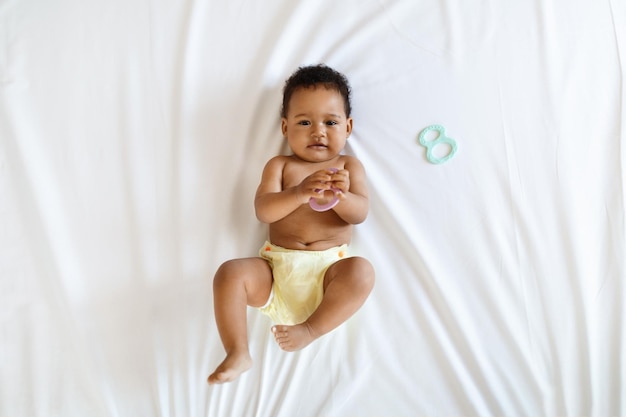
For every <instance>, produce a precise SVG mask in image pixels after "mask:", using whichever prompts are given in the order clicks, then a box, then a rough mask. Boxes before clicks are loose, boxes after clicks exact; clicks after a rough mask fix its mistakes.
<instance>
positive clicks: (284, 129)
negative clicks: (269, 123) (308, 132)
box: [280, 117, 287, 137]
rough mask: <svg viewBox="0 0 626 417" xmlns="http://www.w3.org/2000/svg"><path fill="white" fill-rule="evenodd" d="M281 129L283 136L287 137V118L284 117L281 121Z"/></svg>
mask: <svg viewBox="0 0 626 417" xmlns="http://www.w3.org/2000/svg"><path fill="white" fill-rule="evenodd" d="M280 129H281V130H282V131H283V136H284V137H287V119H286V118H284V117H283V118H282V119H281V121H280Z"/></svg>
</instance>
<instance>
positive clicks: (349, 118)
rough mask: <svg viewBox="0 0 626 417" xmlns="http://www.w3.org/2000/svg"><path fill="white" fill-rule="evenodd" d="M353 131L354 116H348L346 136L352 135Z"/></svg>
mask: <svg viewBox="0 0 626 417" xmlns="http://www.w3.org/2000/svg"><path fill="white" fill-rule="evenodd" d="M351 133H352V117H348V120H346V137H347V138H348V137H350V134H351Z"/></svg>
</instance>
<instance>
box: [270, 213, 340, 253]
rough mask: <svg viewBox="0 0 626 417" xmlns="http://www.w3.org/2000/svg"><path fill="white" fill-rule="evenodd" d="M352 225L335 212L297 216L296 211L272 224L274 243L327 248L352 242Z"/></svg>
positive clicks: (299, 247) (297, 247)
mask: <svg viewBox="0 0 626 417" xmlns="http://www.w3.org/2000/svg"><path fill="white" fill-rule="evenodd" d="M351 237H352V225H350V224H348V223H346V222H344V221H343V220H341V219H340V218H339V217H338V216H337V215H336V214H334V213H323V214H322V215H313V216H310V215H309V216H296V213H294V214H292V215H291V216H288V217H286V218H285V219H283V220H280V221H278V222H276V223H272V224H271V225H270V241H271V242H272V243H273V244H274V245H278V246H282V247H283V248H288V249H298V250H326V249H328V248H332V247H335V246H340V245H343V244H344V243H350V238H351Z"/></svg>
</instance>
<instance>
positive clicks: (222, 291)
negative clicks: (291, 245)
mask: <svg viewBox="0 0 626 417" xmlns="http://www.w3.org/2000/svg"><path fill="white" fill-rule="evenodd" d="M271 289H272V271H271V269H270V267H269V264H268V263H267V261H265V260H264V259H261V258H246V259H234V260H231V261H228V262H225V263H224V264H222V266H220V268H219V269H218V270H217V272H216V273H215V278H214V279H213V300H214V308H215V321H216V323H217V330H218V331H219V333H220V338H221V339H222V344H223V345H224V349H225V350H226V358H225V359H224V361H223V362H222V363H221V364H220V365H219V366H218V367H217V368H216V369H215V371H214V372H213V373H212V374H211V375H210V376H209V379H208V381H209V384H220V383H224V382H229V381H232V380H234V379H235V378H237V377H238V376H239V375H240V374H241V373H242V372H245V371H247V370H248V369H250V367H251V366H252V359H251V358H250V352H249V351H248V327H247V311H246V308H247V306H248V305H250V306H253V307H260V306H262V305H263V304H265V302H266V301H267V299H268V297H269V295H270V291H271Z"/></svg>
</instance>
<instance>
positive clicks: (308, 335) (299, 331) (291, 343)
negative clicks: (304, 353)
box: [272, 322, 317, 352]
mask: <svg viewBox="0 0 626 417" xmlns="http://www.w3.org/2000/svg"><path fill="white" fill-rule="evenodd" d="M272 333H274V338H275V339H276V343H278V346H280V348H281V349H282V350H285V351H287V352H293V351H295V350H300V349H302V348H303V347H305V346H307V345H308V344H309V343H311V342H312V341H314V340H315V339H317V336H316V335H315V333H314V332H313V329H312V328H311V326H310V325H309V324H308V323H307V322H304V323H300V324H296V325H294V326H285V325H276V326H274V327H272Z"/></svg>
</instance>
